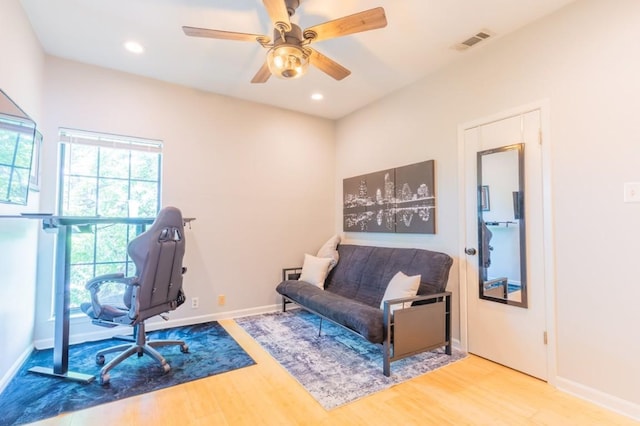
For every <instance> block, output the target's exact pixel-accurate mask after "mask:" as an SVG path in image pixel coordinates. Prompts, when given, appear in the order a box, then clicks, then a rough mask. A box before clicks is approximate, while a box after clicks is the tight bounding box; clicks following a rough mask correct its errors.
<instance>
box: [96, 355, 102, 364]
mask: <svg viewBox="0 0 640 426" xmlns="http://www.w3.org/2000/svg"><path fill="white" fill-rule="evenodd" d="M96 364H98V365H104V355H96Z"/></svg>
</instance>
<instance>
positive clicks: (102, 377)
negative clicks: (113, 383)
mask: <svg viewBox="0 0 640 426" xmlns="http://www.w3.org/2000/svg"><path fill="white" fill-rule="evenodd" d="M110 379H111V377H110V376H109V373H107V374H101V375H100V378H99V379H98V382H99V383H100V384H101V385H102V386H105V385H108V384H109V380H110Z"/></svg>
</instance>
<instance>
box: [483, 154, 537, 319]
mask: <svg viewBox="0 0 640 426" xmlns="http://www.w3.org/2000/svg"><path fill="white" fill-rule="evenodd" d="M524 149H525V146H524V143H518V144H513V145H507V146H502V147H499V148H493V149H488V150H485V151H478V153H477V216H478V225H477V226H478V285H479V293H478V294H479V297H480V299H484V300H490V301H493V302H498V303H502V304H506V305H512V306H518V307H521V308H527V307H528V297H527V288H528V286H527V250H526V245H527V241H526V221H525V172H524ZM511 150H515V151H517V153H518V192H517V193H514V194H513V195H514V197H513V206H514V219H515V220H517V221H518V223H517V225H518V228H519V238H520V241H519V246H520V251H519V255H520V285H521V298H520V301H517V300H509V299H508V297H505V298H499V297H494V296H488V295H485V294H484V283H485V282H484V279H483V274H482V269H483V264H482V259H483V258H484V253H483V248H482V247H483V244H482V239H483V231H482V223H483V221H484V218H483V211H484V210H483V204H482V187H483V185H484V183H483V182H482V159H483V157H484V156H486V155H490V154H497V153H501V152H506V151H511Z"/></svg>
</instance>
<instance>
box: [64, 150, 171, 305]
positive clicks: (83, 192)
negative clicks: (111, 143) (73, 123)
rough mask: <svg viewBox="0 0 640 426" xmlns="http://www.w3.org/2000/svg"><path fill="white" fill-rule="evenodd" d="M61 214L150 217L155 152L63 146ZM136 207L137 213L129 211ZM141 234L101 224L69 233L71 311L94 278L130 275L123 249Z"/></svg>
mask: <svg viewBox="0 0 640 426" xmlns="http://www.w3.org/2000/svg"><path fill="white" fill-rule="evenodd" d="M62 154H63V155H62V159H63V160H62V161H63V163H62V170H61V175H60V176H61V186H60V187H61V189H62V190H61V194H60V206H61V207H60V214H61V215H64V216H101V217H127V216H129V215H131V216H137V217H155V215H156V214H157V212H158V210H159V208H160V159H161V157H160V155H161V154H160V153H158V152H149V151H139V150H135V149H124V148H120V147H118V148H112V147H105V146H101V145H98V144H94V145H92V144H87V145H84V144H79V143H73V144H62ZM132 206H135V210H136V211H131V210H132ZM141 231H142V229H139V227H138V226H136V225H127V224H106V225H103V224H100V225H93V226H91V227H89V228H88V229H86V228H82V229H79V230H78V232H74V233H73V234H72V240H71V273H70V306H71V308H77V307H79V306H80V304H81V303H82V302H86V301H89V300H90V296H89V293H88V292H87V291H86V290H85V284H86V282H87V281H88V280H89V279H91V278H93V277H94V276H97V275H101V274H107V273H115V272H122V273H124V274H125V275H128V276H130V275H133V274H134V273H135V271H134V270H133V268H134V266H133V263H132V262H131V261H130V259H129V258H128V255H127V245H128V244H129V241H130V240H131V239H132V238H134V237H135V236H136V235H137V234H138V233H140V232H141Z"/></svg>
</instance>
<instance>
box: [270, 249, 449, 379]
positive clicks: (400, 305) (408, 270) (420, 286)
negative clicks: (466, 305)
mask: <svg viewBox="0 0 640 426" xmlns="http://www.w3.org/2000/svg"><path fill="white" fill-rule="evenodd" d="M336 244H337V243H336ZM337 252H338V254H339V261H338V262H337V264H335V267H333V269H331V270H330V272H329V274H328V275H326V278H325V279H324V282H323V283H322V282H313V283H310V282H307V281H305V278H306V277H305V274H306V276H307V277H308V276H313V275H314V273H313V272H311V275H309V273H308V272H307V271H308V270H311V271H313V268H316V270H320V269H322V268H323V267H326V266H325V265H329V263H325V264H318V263H317V262H318V260H317V259H318V258H316V257H313V256H309V255H305V265H304V266H303V268H287V269H284V270H283V281H282V282H281V283H280V284H279V285H278V286H277V288H276V290H277V292H278V293H280V294H281V295H282V298H283V305H282V309H283V311H284V310H285V309H286V305H287V303H289V302H294V303H296V304H298V305H300V306H301V307H302V308H304V309H306V310H308V311H310V312H313V313H314V314H317V315H319V316H321V317H322V318H326V319H328V320H330V321H332V322H334V323H336V324H338V325H341V326H343V327H345V328H347V329H348V330H350V331H352V332H355V333H357V334H359V335H360V336H362V337H363V338H365V339H367V340H368V341H369V342H372V343H380V344H382V348H383V372H384V375H385V376H389V375H390V374H391V362H392V361H396V360H398V359H401V358H406V357H408V356H411V355H414V354H417V353H420V352H424V351H430V350H433V349H436V348H439V347H445V351H446V353H447V354H449V355H451V293H450V292H447V291H445V288H446V286H447V280H448V277H449V270H450V269H451V264H452V263H453V260H452V259H451V257H450V256H449V255H447V254H444V253H438V252H433V251H429V250H423V249H413V248H387V247H372V246H357V245H340V246H338V247H337ZM314 262H315V263H316V264H315V265H314ZM305 270H307V271H305ZM301 274H302V276H300V275H301ZM298 277H299V278H300V279H298ZM320 278H322V276H321V277H320ZM316 279H317V278H310V279H309V281H314V280H316ZM322 284H323V285H322ZM323 287H324V288H323ZM385 299H387V300H385Z"/></svg>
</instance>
